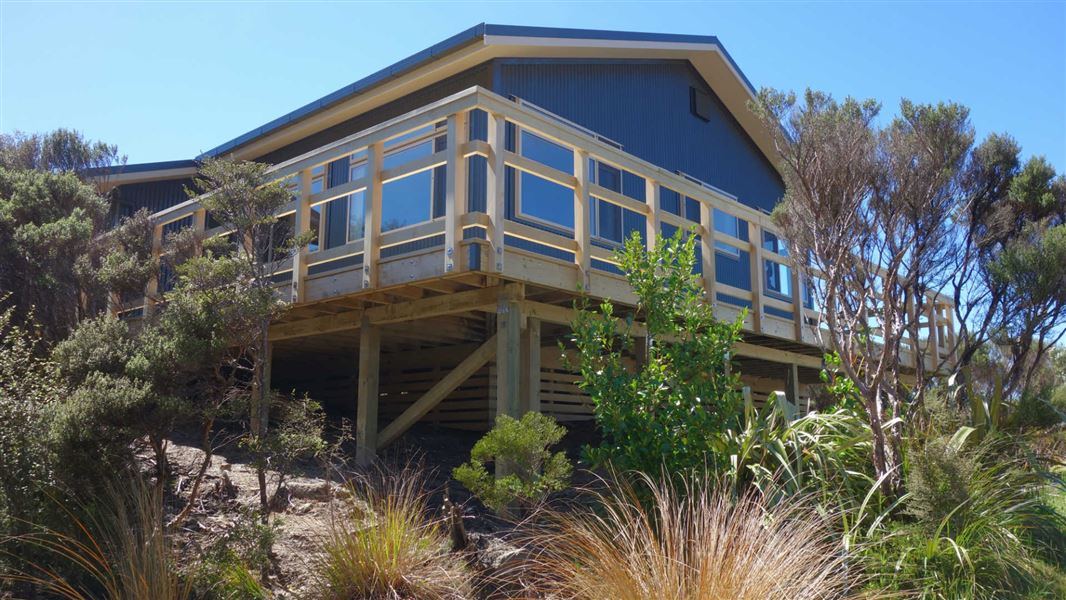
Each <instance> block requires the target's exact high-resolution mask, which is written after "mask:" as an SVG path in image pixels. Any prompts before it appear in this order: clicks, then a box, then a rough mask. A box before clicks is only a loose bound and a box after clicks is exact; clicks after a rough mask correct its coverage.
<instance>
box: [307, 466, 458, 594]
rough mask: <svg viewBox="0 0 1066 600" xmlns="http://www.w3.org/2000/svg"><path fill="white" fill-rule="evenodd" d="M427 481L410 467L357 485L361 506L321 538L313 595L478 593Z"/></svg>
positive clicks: (341, 519) (333, 522)
mask: <svg viewBox="0 0 1066 600" xmlns="http://www.w3.org/2000/svg"><path fill="white" fill-rule="evenodd" d="M423 480H424V477H423V476H422V475H420V474H419V473H417V472H415V471H414V470H412V469H404V470H403V471H401V472H398V473H395V474H392V475H381V476H380V477H379V478H377V480H372V479H371V478H364V479H362V480H360V481H358V482H356V483H355V484H353V486H352V487H353V498H356V499H357V502H356V508H353V509H352V510H351V511H350V512H349V513H348V514H345V515H342V516H339V517H338V518H336V519H334V520H333V521H332V522H331V523H330V528H329V531H328V532H327V534H326V536H325V538H324V539H323V540H322V543H321V554H322V556H321V557H320V558H318V559H317V560H318V563H317V565H316V568H315V584H314V587H315V590H314V597H315V598H322V599H326V600H347V599H348V598H363V599H367V600H379V599H380V600H386V599H387V600H392V599H394V598H419V599H425V600H464V599H467V598H470V597H472V593H473V592H472V585H471V575H470V573H469V570H468V568H467V566H466V563H465V562H464V561H463V559H462V557H461V556H459V555H456V554H452V553H451V552H450V551H449V540H448V534H447V531H446V530H445V528H444V524H443V522H442V521H441V520H438V519H434V518H432V517H431V516H430V514H429V507H428V498H427V493H426V492H425V491H424V489H423V487H422V482H423ZM360 503H361V504H363V506H364V507H365V510H361V509H360V507H359V504H360Z"/></svg>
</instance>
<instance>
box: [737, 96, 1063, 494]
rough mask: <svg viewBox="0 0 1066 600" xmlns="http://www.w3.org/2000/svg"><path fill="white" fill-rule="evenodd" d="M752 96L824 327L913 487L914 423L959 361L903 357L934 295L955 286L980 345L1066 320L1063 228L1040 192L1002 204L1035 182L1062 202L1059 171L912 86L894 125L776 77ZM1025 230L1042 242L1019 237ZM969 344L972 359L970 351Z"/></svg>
mask: <svg viewBox="0 0 1066 600" xmlns="http://www.w3.org/2000/svg"><path fill="white" fill-rule="evenodd" d="M753 108H754V110H755V112H756V114H757V115H759V116H760V117H761V119H762V120H763V122H764V124H765V125H766V126H767V128H768V129H769V130H770V131H772V132H774V133H775V137H774V139H775V147H776V150H777V154H778V158H779V160H780V171H781V173H782V177H783V179H784V182H785V188H786V191H785V195H784V197H783V199H782V201H781V203H780V204H779V205H778V207H777V209H776V210H775V212H774V216H773V218H774V221H775V223H776V224H777V225H778V226H779V227H780V228H781V230H782V232H783V233H784V237H785V238H786V239H787V240H788V242H789V243H790V244H791V246H792V248H791V250H792V253H793V255H794V256H797V257H800V259H799V260H797V265H796V267H797V268H798V269H799V271H800V274H801V276H802V278H803V279H804V280H805V281H806V282H808V285H809V287H810V288H811V289H812V291H813V294H814V296H815V299H816V301H817V302H818V304H819V306H820V308H821V309H822V310H821V315H822V316H821V318H822V319H823V322H824V323H825V324H826V325H827V328H822V327H816V328H815V330H816V331H817V332H818V334H819V335H821V336H822V341H823V343H824V344H825V345H827V346H828V347H829V348H830V349H832V350H833V351H835V352H837V353H838V354H839V356H840V359H841V363H840V367H841V370H842V371H843V372H844V375H845V376H847V377H848V378H849V379H851V380H853V381H854V382H855V384H856V387H857V390H858V392H859V394H860V396H861V397H862V398H863V403H864V405H865V412H866V414H867V418H868V419H869V422H870V427H871V430H872V432H873V435H874V444H873V463H874V468H875V470H876V472H877V475H878V476H879V477H884V478H885V479H884V481H885V485H886V486H887V489H888V490H889V491H892V492H898V491H899V490H900V486H901V480H900V475H901V474H900V465H901V455H900V453H901V443H900V442H901V435H902V431H903V426H904V424H905V423H906V422H907V421H908V419H909V417H910V416H911V413H912V412H913V410H914V409H915V408H916V407H919V406H921V404H922V401H923V399H924V396H925V392H926V390H927V388H928V385H929V382H930V379H931V376H932V375H935V374H936V373H938V372H940V371H941V369H942V368H943V367H945V364H943V363H941V364H938V365H937V368H936V369H935V370H934V371H933V372H927V370H926V368H925V364H924V361H922V360H915V361H914V363H913V364H904V362H903V361H902V359H901V357H902V355H903V350H904V349H907V348H909V349H910V350H911V351H912V352H913V353H914V354H915V355H917V356H924V355H925V354H926V352H928V343H929V341H928V339H926V340H922V339H921V337H920V331H921V329H922V327H923V326H924V324H925V322H927V319H926V315H927V313H928V308H929V307H928V297H929V295H930V294H944V295H946V296H948V297H950V296H951V295H952V294H954V295H955V299H956V309H957V310H960V311H963V312H960V313H959V314H960V315H962V316H963V318H962V319H960V320H961V321H963V322H966V323H968V322H970V321H977V322H979V325H978V328H979V330H980V331H981V332H982V333H980V334H978V335H968V334H967V333H966V331H967V330H966V329H965V327H966V325H964V326H963V327H964V331H963V335H960V336H959V337H960V344H962V346H961V347H963V348H967V347H974V348H975V349H974V350H973V352H976V346H980V345H982V344H984V343H985V342H986V341H987V340H988V339H989V334H990V333H991V332H992V331H997V330H998V331H1004V332H1007V331H1010V334H1009V335H1010V336H1011V337H1012V338H1014V339H1017V340H1019V344H1020V345H1021V346H1025V347H1027V348H1029V347H1031V346H1032V344H1030V343H1029V342H1027V340H1029V339H1030V338H1031V337H1033V336H1036V338H1037V339H1038V341H1037V342H1036V343H1037V345H1039V344H1040V341H1039V340H1046V339H1048V336H1047V335H1042V334H1041V333H1040V332H1041V331H1044V330H1045V329H1048V328H1050V330H1052V331H1054V330H1056V329H1061V326H1062V321H1061V318H1062V317H1061V314H1060V313H1059V312H1058V310H1059V309H1058V308H1057V307H1058V306H1059V304H1061V302H1062V300H1061V299H1060V298H1059V297H1057V296H1061V295H1062V293H1057V292H1058V290H1059V289H1060V288H1061V286H1060V288H1056V287H1055V286H1056V283H1057V280H1058V278H1059V277H1061V275H1059V274H1058V272H1057V271H1056V270H1055V269H1048V265H1049V262H1050V261H1051V260H1054V258H1056V252H1057V250H1056V249H1055V247H1056V238H1055V237H1054V236H1050V237H1049V236H1047V235H1046V233H1047V231H1048V229H1047V228H1046V227H1044V228H1042V229H1040V231H1039V232H1038V231H1037V230H1035V229H1033V227H1032V225H1031V219H1030V217H1032V216H1033V215H1035V214H1037V213H1036V211H1034V210H1033V208H1034V207H1032V206H1031V205H1032V204H1033V203H1032V202H1031V201H1028V200H1023V201H1020V203H1015V204H1014V209H1011V210H1007V209H1001V208H998V207H999V206H1000V205H1001V204H1002V199H1003V198H1005V197H1006V198H1010V197H1011V194H1012V193H1014V194H1015V195H1018V194H1019V192H1018V188H1019V186H1021V187H1024V188H1025V189H1026V190H1029V189H1031V188H1033V187H1035V188H1036V190H1037V191H1036V193H1035V195H1036V196H1038V197H1039V198H1041V201H1040V202H1039V203H1037V204H1038V206H1039V209H1040V210H1042V211H1045V212H1048V211H1051V210H1053V209H1052V207H1053V206H1054V204H1055V202H1054V194H1053V193H1051V192H1049V191H1048V190H1049V188H1050V187H1051V183H1050V181H1051V178H1050V177H1049V176H1047V173H1046V172H1045V173H1044V175H1045V177H1043V178H1042V179H1040V182H1039V183H1037V182H1034V181H1033V180H1034V178H1027V180H1028V181H1029V182H1030V183H1029V184H1028V185H1026V184H1023V183H1021V180H1018V181H1016V180H1015V178H1016V175H1017V174H1018V170H1017V167H1016V164H1017V148H1016V146H1014V147H1012V146H1011V144H1009V143H1007V142H1006V141H1005V140H1006V138H1003V137H1002V136H999V137H997V136H993V137H991V138H990V139H989V140H988V141H986V142H985V143H983V144H982V145H981V146H979V147H978V148H976V149H975V148H974V147H973V142H974V133H973V128H972V126H971V125H970V123H969V118H968V114H969V113H968V110H967V109H966V108H965V107H962V106H960V105H957V104H951V103H948V104H937V105H919V104H914V103H911V102H909V101H907V100H903V101H902V102H901V103H900V114H899V115H898V116H897V117H896V118H894V119H893V120H892V121H891V122H890V123H889V124H888V125H886V126H883V127H880V126H877V125H876V124H875V122H874V121H875V119H876V117H877V116H878V114H879V111H880V106H879V105H878V104H877V103H875V102H873V101H871V100H867V101H864V102H860V101H857V100H854V99H851V98H847V99H845V100H844V101H842V102H838V101H836V100H834V99H833V98H831V97H830V96H828V95H827V94H824V93H821V92H814V91H810V90H808V91H807V92H806V94H805V95H804V97H803V99H802V102H797V99H796V97H795V95H794V94H785V93H781V92H777V91H774V90H764V91H763V92H762V93H761V94H760V97H759V101H758V102H757V103H756V104H755V105H754V107H753ZM1034 183H1036V185H1035V186H1034V185H1033V184H1034ZM1012 189H1014V190H1015V191H1014V192H1011V190H1012ZM1021 195H1023V196H1026V195H1031V194H1021ZM1019 204H1020V205H1022V206H1027V207H1028V208H1027V209H1026V210H1017V208H1018V206H1019ZM1008 216H1009V218H1008ZM1006 223H1013V225H1011V226H1005V224H1006ZM1025 232H1030V235H1031V238H1029V239H1030V241H1029V242H1028V244H1029V245H1028V246H1027V247H1028V248H1029V250H1028V251H1027V252H1028V253H1026V252H1022V251H1021V246H1017V245H1016V244H1020V243H1025V242H1022V240H1024V239H1026V235H1024V233H1025ZM993 239H995V240H996V241H994V242H993V241H992V240H993ZM1037 240H1039V241H1037ZM997 245H998V248H999V250H995V249H993V247H995V246H997ZM1015 249H1016V250H1015ZM1016 251H1017V252H1021V254H1018V255H1013V254H1012V253H1013V252H1016ZM1012 256H1013V258H1012ZM1023 263H1024V264H1023ZM960 274H961V275H960ZM967 295H969V297H970V298H971V300H970V301H969V302H967V301H964V299H965V297H967ZM993 298H994V299H995V300H994V301H993V300H992V299H993ZM1023 307H1028V308H1023ZM1027 315H1029V316H1027ZM984 321H987V323H983V322H984ZM1008 323H1012V324H1014V325H1015V327H1014V328H1013V331H1011V327H1010V326H1009V325H1008ZM955 350H956V349H955V348H951V349H949V353H948V354H949V356H951V355H953V354H954V353H955ZM1024 353H1025V352H1022V353H1020V354H1024ZM970 357H972V355H970ZM961 358H962V361H960V363H961V367H960V368H964V366H965V364H966V360H967V358H968V355H967V351H966V350H965V349H964V350H963V351H962V353H961ZM908 368H913V369H914V377H913V378H912V379H910V380H909V381H908V378H906V377H905V376H904V375H905V373H904V371H905V370H906V369H908Z"/></svg>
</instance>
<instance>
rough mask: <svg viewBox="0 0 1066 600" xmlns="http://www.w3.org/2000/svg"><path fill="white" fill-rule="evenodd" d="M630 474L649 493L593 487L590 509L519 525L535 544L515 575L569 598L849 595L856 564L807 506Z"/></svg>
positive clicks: (738, 599) (737, 599) (799, 599)
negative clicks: (849, 564) (850, 566)
mask: <svg viewBox="0 0 1066 600" xmlns="http://www.w3.org/2000/svg"><path fill="white" fill-rule="evenodd" d="M639 484H640V485H646V486H647V487H648V488H649V491H650V494H643V493H641V494H638V493H636V491H635V490H634V488H633V487H627V486H621V487H616V488H615V489H614V491H610V492H607V493H605V494H598V495H597V496H598V497H597V504H598V505H599V506H598V508H597V509H594V510H590V509H585V510H578V511H575V512H556V513H551V514H550V515H548V518H547V524H546V525H538V526H536V527H534V528H533V529H532V530H531V532H530V533H529V534H528V541H529V543H530V546H531V547H533V548H535V550H533V551H532V555H533V558H532V559H531V565H525V566H524V567H523V568H525V569H528V571H526V573H525V575H524V576H525V577H529V576H530V575H532V577H533V581H534V582H535V583H534V584H533V586H534V587H536V588H537V589H538V590H539V591H540V592H541V593H545V594H548V595H549V596H550V597H559V598H572V599H575V600H651V599H655V600H712V599H723V598H728V599H731V600H749V599H750V600H765V599H766V598H789V599H792V600H804V599H815V598H817V599H822V600H828V599H838V598H849V597H852V596H851V590H852V585H853V584H854V583H855V580H856V574H855V573H849V572H848V571H847V570H846V569H845V558H846V557H845V554H844V553H843V552H842V551H841V547H840V544H839V542H838V541H837V539H836V538H834V535H833V532H832V531H831V530H830V529H829V528H828V526H827V524H826V523H825V522H824V521H823V520H822V519H821V518H819V517H818V516H817V515H816V514H815V512H814V510H813V509H810V508H808V507H806V506H805V505H802V504H799V503H795V502H792V503H789V502H784V503H778V504H775V505H773V506H769V505H768V504H767V503H766V502H764V501H762V500H759V499H757V498H755V497H752V496H748V497H742V498H740V499H734V498H731V497H730V496H728V495H725V494H719V493H717V492H716V491H715V490H714V489H712V488H711V487H707V486H696V485H693V486H686V487H684V488H679V487H677V486H674V485H671V484H667V483H657V482H653V481H652V480H650V479H648V478H646V477H645V478H641V479H640V480H639ZM646 497H649V499H647V500H642V498H646ZM516 574H517V572H516Z"/></svg>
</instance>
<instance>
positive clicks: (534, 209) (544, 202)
mask: <svg viewBox="0 0 1066 600" xmlns="http://www.w3.org/2000/svg"><path fill="white" fill-rule="evenodd" d="M519 181H520V186H521V187H520V192H521V195H520V198H521V200H520V201H519V207H520V213H521V214H522V215H523V216H529V217H533V218H535V219H540V220H542V221H547V222H548V223H551V224H554V225H561V226H563V227H566V228H569V229H573V227H574V190H572V189H570V188H568V187H566V186H565V185H559V184H558V183H555V182H554V181H548V180H547V179H543V178H541V177H537V176H536V175H533V174H531V173H525V172H521V173H520V175H519Z"/></svg>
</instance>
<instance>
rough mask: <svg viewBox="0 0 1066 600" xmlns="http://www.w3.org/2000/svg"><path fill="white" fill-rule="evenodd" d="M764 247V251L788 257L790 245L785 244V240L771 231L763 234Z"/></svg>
mask: <svg viewBox="0 0 1066 600" xmlns="http://www.w3.org/2000/svg"><path fill="white" fill-rule="evenodd" d="M762 247H763V249H764V250H769V251H770V252H773V253H775V254H780V255H781V256H788V244H786V243H785V240H783V239H781V238H779V237H777V236H776V235H774V234H773V233H770V232H769V231H763V232H762Z"/></svg>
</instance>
